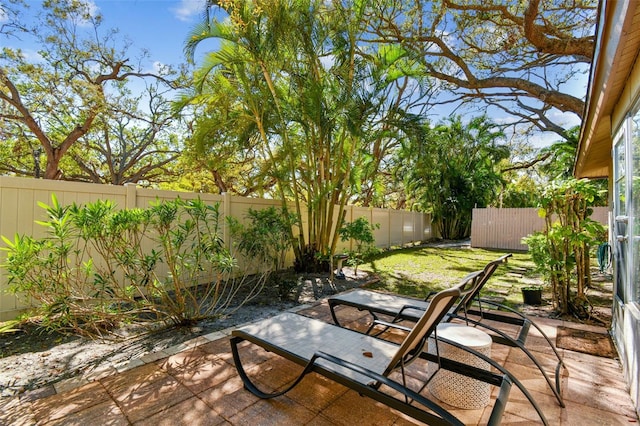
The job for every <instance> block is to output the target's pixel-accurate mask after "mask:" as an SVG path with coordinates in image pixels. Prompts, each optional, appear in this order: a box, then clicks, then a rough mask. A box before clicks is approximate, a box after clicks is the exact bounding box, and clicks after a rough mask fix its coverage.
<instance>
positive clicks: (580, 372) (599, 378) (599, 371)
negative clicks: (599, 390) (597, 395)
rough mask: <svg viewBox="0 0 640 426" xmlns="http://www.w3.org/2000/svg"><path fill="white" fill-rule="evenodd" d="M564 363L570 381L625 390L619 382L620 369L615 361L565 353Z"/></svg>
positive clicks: (624, 385)
mask: <svg viewBox="0 0 640 426" xmlns="http://www.w3.org/2000/svg"><path fill="white" fill-rule="evenodd" d="M564 363H565V365H566V366H567V369H568V370H569V377H570V378H572V379H579V380H582V381H585V382H588V383H593V384H598V385H604V386H611V387H621V388H623V389H626V384H625V382H624V381H623V380H621V378H622V377H623V375H622V367H621V366H620V364H619V362H618V361H617V360H613V359H609V358H602V357H596V356H593V355H588V354H581V353H577V352H570V351H566V354H565V356H564Z"/></svg>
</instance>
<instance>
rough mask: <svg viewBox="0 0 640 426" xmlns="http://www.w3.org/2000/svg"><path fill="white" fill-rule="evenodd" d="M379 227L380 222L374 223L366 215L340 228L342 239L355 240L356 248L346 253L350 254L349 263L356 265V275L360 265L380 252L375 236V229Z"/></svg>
mask: <svg viewBox="0 0 640 426" xmlns="http://www.w3.org/2000/svg"><path fill="white" fill-rule="evenodd" d="M379 228H380V225H379V224H377V223H376V224H375V225H372V224H370V223H369V221H368V220H367V219H365V218H364V217H359V218H357V219H356V220H354V221H353V222H350V223H343V224H342V227H341V228H340V239H341V240H342V241H349V240H353V241H354V242H355V244H356V246H355V249H354V250H347V253H346V254H347V255H348V256H349V259H348V260H347V263H348V264H349V265H351V266H353V267H354V272H355V274H356V275H358V265H359V264H361V263H363V262H364V261H366V260H367V259H369V258H370V257H371V256H373V255H374V254H377V253H378V252H379V250H378V249H377V247H376V246H375V242H376V239H375V237H374V236H373V231H374V230H376V229H379Z"/></svg>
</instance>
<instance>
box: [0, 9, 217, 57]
mask: <svg viewBox="0 0 640 426" xmlns="http://www.w3.org/2000/svg"><path fill="white" fill-rule="evenodd" d="M26 3H27V4H28V5H29V6H30V7H29V9H28V12H27V16H26V17H25V18H34V19H35V16H36V14H37V13H39V12H40V11H41V10H42V9H41V7H40V5H41V1H39V0H26ZM86 3H89V4H91V6H92V9H93V10H94V13H100V14H102V16H103V23H102V26H101V30H102V31H103V33H104V32H105V31H107V30H108V29H111V28H117V29H118V30H119V33H120V35H119V37H127V38H128V39H130V40H131V41H132V46H131V48H130V52H131V55H132V56H135V55H136V53H137V52H139V51H140V50H141V49H147V50H148V51H149V53H150V61H151V63H153V62H159V63H162V64H171V65H177V64H180V63H184V62H185V57H184V54H183V46H184V41H185V39H186V37H187V34H188V33H189V31H190V30H191V29H192V28H193V26H194V25H195V24H196V23H198V22H199V21H201V20H202V16H203V13H204V5H205V0H87V1H86ZM3 18H5V19H6V17H3V16H2V14H0V23H2V22H3V21H4V20H5V19H3ZM2 42H3V43H8V44H11V45H12V47H21V48H22V49H23V50H24V51H25V53H26V54H27V55H29V54H33V55H35V53H36V52H37V51H38V49H39V48H40V46H37V45H34V44H32V41H29V39H25V38H23V39H22V41H18V40H16V39H5V40H2Z"/></svg>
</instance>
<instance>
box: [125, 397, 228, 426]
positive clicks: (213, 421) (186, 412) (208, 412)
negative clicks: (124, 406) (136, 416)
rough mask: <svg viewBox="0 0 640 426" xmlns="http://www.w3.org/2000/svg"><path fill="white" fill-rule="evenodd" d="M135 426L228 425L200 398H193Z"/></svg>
mask: <svg viewBox="0 0 640 426" xmlns="http://www.w3.org/2000/svg"><path fill="white" fill-rule="evenodd" d="M134 425H135V426H183V425H184V426H221V425H230V423H228V422H227V421H226V420H225V419H224V418H222V417H221V416H219V415H218V413H216V412H215V411H214V410H213V409H212V408H211V407H209V406H208V405H207V404H205V403H204V402H203V401H202V400H201V399H200V398H198V397H196V396H194V397H191V398H188V399H186V400H184V401H182V402H179V403H178V404H176V405H174V406H171V407H169V408H167V409H165V410H162V411H160V412H158V413H156V414H154V415H152V416H150V417H147V418H145V419H142V420H140V421H138V422H136V423H134Z"/></svg>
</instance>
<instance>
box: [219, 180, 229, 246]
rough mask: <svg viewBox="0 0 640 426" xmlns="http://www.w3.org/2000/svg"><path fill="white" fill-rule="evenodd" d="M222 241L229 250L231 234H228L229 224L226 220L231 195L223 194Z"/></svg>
mask: <svg viewBox="0 0 640 426" xmlns="http://www.w3.org/2000/svg"><path fill="white" fill-rule="evenodd" d="M221 195H222V239H223V240H224V246H225V247H226V248H227V249H229V250H231V232H229V224H228V223H227V218H228V217H229V216H231V194H230V193H229V192H223V193H222V194H221Z"/></svg>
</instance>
